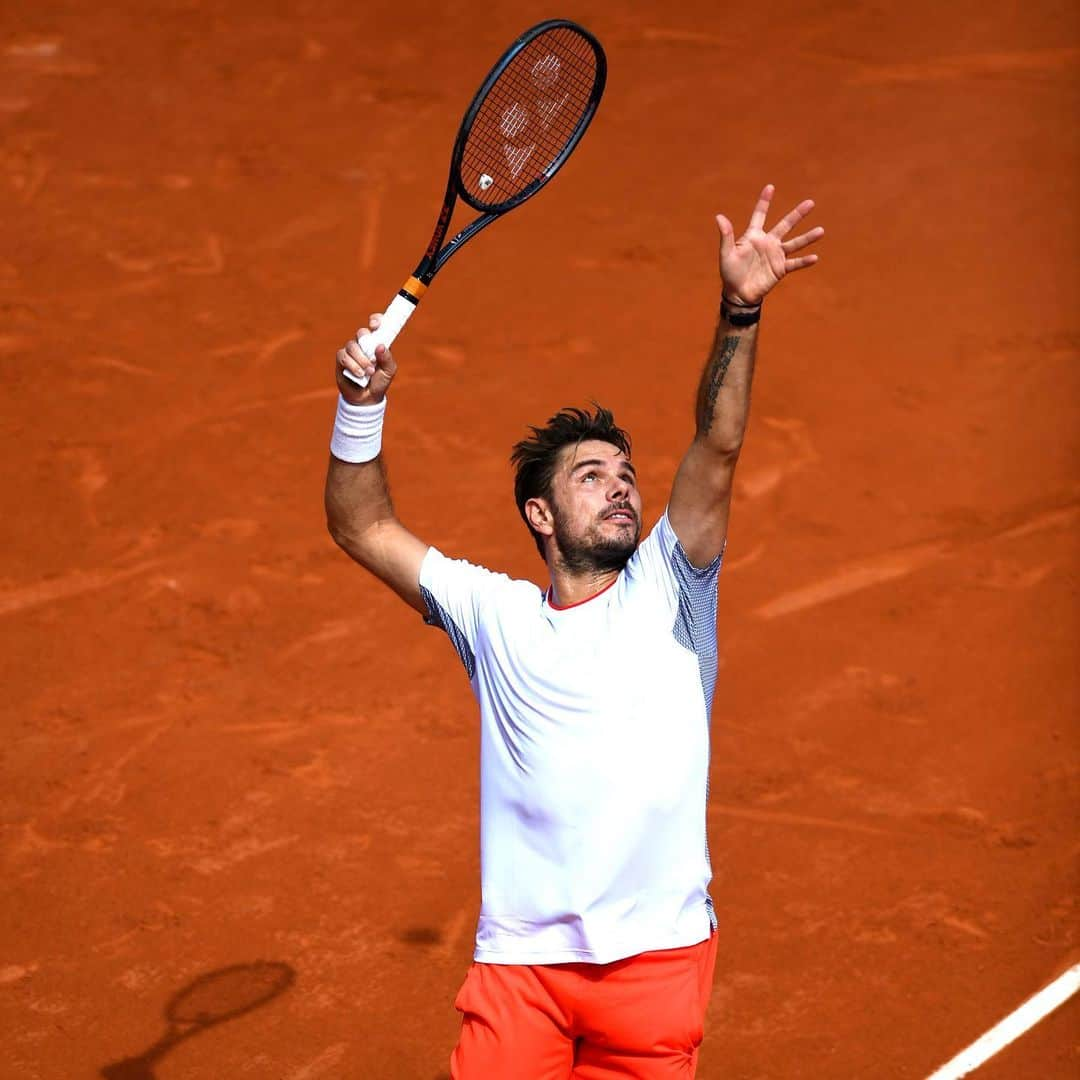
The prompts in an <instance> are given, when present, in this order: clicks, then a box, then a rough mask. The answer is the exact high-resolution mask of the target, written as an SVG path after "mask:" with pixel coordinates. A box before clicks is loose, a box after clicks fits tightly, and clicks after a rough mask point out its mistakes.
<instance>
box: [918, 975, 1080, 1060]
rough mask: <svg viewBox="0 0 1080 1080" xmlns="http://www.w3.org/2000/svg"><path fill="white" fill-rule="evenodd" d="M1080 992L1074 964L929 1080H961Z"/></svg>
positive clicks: (1079, 979) (1078, 977) (1079, 978)
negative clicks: (959, 1079) (960, 1079)
mask: <svg viewBox="0 0 1080 1080" xmlns="http://www.w3.org/2000/svg"><path fill="white" fill-rule="evenodd" d="M1077 990H1080V964H1073V966H1072V967H1071V968H1069V970H1068V971H1066V972H1065V974H1064V975H1059V976H1058V977H1057V978H1056V979H1055V980H1054V981H1053V982H1052V983H1051V984H1050V985H1049V986H1046V987H1044V988H1043V989H1042V990H1040V991H1039V992H1038V993H1037V994H1034V995H1032V996H1031V997H1029V998H1028V999H1027V1001H1025V1002H1024V1004H1023V1005H1021V1006H1020V1007H1019V1008H1018V1009H1015V1010H1014V1011H1013V1012H1011V1013H1009V1015H1008V1016H1006V1017H1005V1019H1004V1020H1002V1021H1001V1022H1000V1023H998V1024H995V1025H994V1026H993V1027H992V1028H991V1029H990V1030H989V1031H988V1032H987V1033H986V1034H985V1035H984V1036H983V1037H982V1038H981V1039H976V1041H975V1042H973V1043H972V1044H971V1045H970V1046H969V1047H968V1048H967V1049H966V1050H962V1051H961V1052H960V1053H959V1054H957V1055H956V1057H954V1058H953V1059H952V1061H948V1062H946V1063H945V1064H944V1065H942V1066H941V1068H940V1069H938V1071H937V1072H936V1073H934V1074H933V1075H932V1076H929V1077H927V1080H958V1078H959V1077H961V1076H967V1074H968V1073H969V1072H972V1071H974V1070H975V1069H977V1068H978V1067H979V1066H980V1065H982V1064H983V1063H984V1062H986V1061H987V1060H988V1059H989V1058H992V1057H993V1056H994V1055H995V1054H996V1053H997V1052H998V1051H999V1050H1004V1049H1005V1047H1006V1046H1008V1045H1009V1043H1011V1042H1012V1041H1013V1039H1016V1038H1018V1037H1019V1036H1021V1035H1023V1034H1024V1032H1025V1031H1027V1030H1028V1028H1032V1027H1034V1026H1035V1025H1036V1024H1037V1023H1038V1022H1039V1021H1040V1020H1042V1019H1043V1017H1045V1016H1047V1015H1048V1014H1049V1013H1052V1012H1053V1011H1054V1010H1055V1009H1056V1008H1057V1007H1058V1006H1059V1005H1063V1004H1064V1003H1065V1002H1066V1001H1068V1000H1069V998H1071V997H1072V996H1073V994H1075V993H1076V991H1077Z"/></svg>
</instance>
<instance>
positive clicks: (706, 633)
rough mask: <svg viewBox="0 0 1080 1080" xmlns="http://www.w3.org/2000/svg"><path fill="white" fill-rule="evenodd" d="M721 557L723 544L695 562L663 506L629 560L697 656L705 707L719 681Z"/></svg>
mask: <svg viewBox="0 0 1080 1080" xmlns="http://www.w3.org/2000/svg"><path fill="white" fill-rule="evenodd" d="M723 558H724V552H723V551H722V550H721V552H720V554H719V555H717V556H716V558H715V559H713V560H712V562H710V563H709V565H708V566H694V565H692V564H691V562H690V560H689V559H688V558H687V556H686V552H685V551H683V548H682V544H680V543H679V538H678V537H677V536H676V535H675V530H674V529H673V528H672V527H671V522H670V521H669V520H668V515H667V510H665V511H664V513H663V516H662V517H661V518H660V520H659V521H658V522H657V523H656V527H655V528H654V529H653V531H652V532H651V533H649V535H648V536H647V537H646V538H645V539H644V540H643V541H642V542H641V544H639V545H638V549H637V551H636V552H634V555H633V556H632V558H631V560H630V563H629V564H628V566H627V571H628V572H629V574H630V577H631V579H632V580H634V581H635V583H636V584H639V585H644V586H645V587H646V588H648V587H649V586H650V585H651V586H653V587H654V588H656V589H657V590H658V591H659V593H660V595H661V596H663V598H664V600H665V601H666V606H667V611H668V612H669V614H670V617H671V632H672V634H673V635H674V636H675V640H676V641H678V643H679V644H680V645H682V646H683V647H684V648H687V649H689V650H690V651H691V652H692V653H694V655H695V656H697V659H698V666H699V668H700V671H701V683H702V690H703V692H704V694H705V701H706V705H707V707H711V706H712V696H713V689H714V687H715V685H716V660H717V645H716V584H717V578H718V577H719V574H720V564H721V562H722V561H723Z"/></svg>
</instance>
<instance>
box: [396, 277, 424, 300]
mask: <svg viewBox="0 0 1080 1080" xmlns="http://www.w3.org/2000/svg"><path fill="white" fill-rule="evenodd" d="M401 288H402V291H403V292H407V293H408V294H409V295H410V296H411V297H412V298H413V299H414V300H419V299H420V297H421V296H423V295H424V293H426V292H427V286H426V285H425V284H424V283H423V282H422V281H421V280H420V279H419V278H416V277H411V276H410V277H409V280H408V281H406V282H405V284H404V285H402V286H401Z"/></svg>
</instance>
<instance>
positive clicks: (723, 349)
mask: <svg viewBox="0 0 1080 1080" xmlns="http://www.w3.org/2000/svg"><path fill="white" fill-rule="evenodd" d="M738 347H739V335H738V334H728V335H727V337H725V338H724V339H723V340H722V341H721V342H720V347H719V348H718V349H716V350H714V352H713V358H712V360H711V361H710V363H709V373H708V375H707V376H706V377H705V387H704V389H705V393H704V394H703V395H702V402H701V405H702V408H701V433H702V435H708V433H709V430H710V429H711V428H712V424H713V419H714V418H715V415H716V399H717V397H718V396H719V394H720V387H721V386H723V385H724V376H725V375H727V369H728V367H729V366H730V364H731V360H732V358H733V357H734V355H735V350H736V349H737V348H738Z"/></svg>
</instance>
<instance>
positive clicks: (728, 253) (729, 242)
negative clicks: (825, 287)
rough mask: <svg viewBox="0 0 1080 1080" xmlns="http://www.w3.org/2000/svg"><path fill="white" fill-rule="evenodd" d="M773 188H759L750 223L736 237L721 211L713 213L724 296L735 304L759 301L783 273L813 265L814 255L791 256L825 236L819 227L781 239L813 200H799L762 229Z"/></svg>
mask: <svg viewBox="0 0 1080 1080" xmlns="http://www.w3.org/2000/svg"><path fill="white" fill-rule="evenodd" d="M775 190H776V189H775V188H774V187H773V185H772V184H766V185H765V187H764V188H762V190H761V195H760V196H759V197H758V201H757V206H755V207H754V212H753V213H752V214H751V215H750V224H749V225H748V226H747V227H746V232H744V233H743V234H742V236H740V237H739V238H738V239H736V238H735V229H734V227H733V226H732V224H731V222H730V221H729V220H728V219H727V218H726V217H724V215H723V214H717V215H716V224H717V225H718V226H719V228H720V277H721V278H722V279H723V286H724V296H726V297H727V298H728V300H730V301H733V302H734V303H736V304H739V305H745V306H754V305H757V304H760V303H761V301H762V300H764V299H765V297H766V295H767V294H768V293H769V292H771V291H772V290H773V289H774V288H775V287H776V285H777V283H778V282H779V281H780V280H781V279H782V278H783V277H784V276H785V275H786V274H790V273H791V272H792V271H794V270H802V269H803V268H804V267H807V266H813V265H814V263H816V262H817V259H818V257H817V256H816V255H799V256H797V257H794V258H793V257H792V256H793V255H794V253H795V252H796V251H801V250H802V249H803V248H805V247H808V246H809V245H810V244H812V243H814V242H815V241H816V240H819V239H820V238H821V237H822V236H824V235H825V230H824V229H823V228H821V227H820V226H818V227H817V228H816V229H811V230H810V231H809V232H804V233H801V234H800V235H799V236H795V237H792V239H790V240H785V239H784V237H785V236H787V234H788V233H789V232H791V230H792V229H793V228H795V226H796V225H798V224H799V222H800V221H802V219H803V218H804V217H806V215H807V214H809V213H810V211H811V210H813V208H814V201H813V199H805V200H803V201H802V202H801V203H799V205H798V206H796V207H795V209H794V210H792V211H790V212H789V213H788V214H785V215H784V217H782V218H781V219H780V220H779V221H778V222H777V223H776V224H775V225H774V226H773V227H772V228H771V229H770V230H769V231H768V232H765V218H766V216H767V215H768V213H769V205H770V203H771V202H772V197H773V193H774V191H775Z"/></svg>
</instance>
